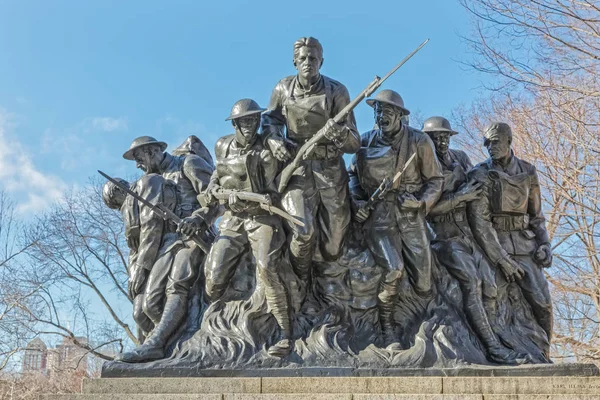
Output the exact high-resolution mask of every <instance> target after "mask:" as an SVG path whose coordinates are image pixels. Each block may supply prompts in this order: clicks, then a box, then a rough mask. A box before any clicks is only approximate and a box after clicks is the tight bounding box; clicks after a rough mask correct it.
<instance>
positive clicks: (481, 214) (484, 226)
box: [467, 167, 508, 265]
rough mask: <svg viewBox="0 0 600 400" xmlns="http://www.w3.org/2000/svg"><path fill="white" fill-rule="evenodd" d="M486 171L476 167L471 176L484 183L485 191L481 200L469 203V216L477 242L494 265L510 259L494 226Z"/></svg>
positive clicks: (470, 177)
mask: <svg viewBox="0 0 600 400" xmlns="http://www.w3.org/2000/svg"><path fill="white" fill-rule="evenodd" d="M485 175H486V174H485V171H483V170H478V169H477V167H475V169H474V170H472V171H471V173H470V174H469V179H473V180H476V181H479V182H483V191H482V192H481V196H480V197H479V199H477V200H474V201H472V202H469V203H467V216H468V220H469V225H470V226H471V230H472V231H473V236H474V237H475V240H476V241H477V243H478V244H479V246H481V248H482V249H483V251H484V252H485V254H486V255H487V256H488V258H489V259H490V261H491V262H492V263H493V265H498V263H499V262H500V261H501V260H502V259H505V258H507V257H508V253H507V252H506V250H504V249H503V248H502V246H501V245H500V240H499V239H498V235H497V233H496V230H495V229H494V227H493V226H492V210H491V207H490V204H491V199H490V197H489V196H490V194H489V193H490V190H489V185H490V181H489V179H487V176H485Z"/></svg>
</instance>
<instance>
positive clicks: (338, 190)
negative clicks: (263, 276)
mask: <svg viewBox="0 0 600 400" xmlns="http://www.w3.org/2000/svg"><path fill="white" fill-rule="evenodd" d="M322 65H323V48H322V46H321V43H319V41H318V40H317V39H315V38H313V37H303V38H300V39H298V40H297V41H296V42H295V43H294V66H295V67H296V69H297V70H298V74H297V75H295V76H289V77H286V78H283V79H282V80H281V81H279V83H278V84H277V85H276V86H275V89H274V90H273V93H272V95H271V101H270V103H269V106H268V110H267V112H265V113H264V115H263V132H264V134H265V135H266V137H267V138H268V139H267V143H268V145H269V147H270V148H271V150H272V152H273V154H274V155H275V157H277V158H278V159H279V160H281V161H284V162H285V161H290V159H291V158H292V157H293V156H295V155H296V151H297V150H298V148H300V146H302V145H303V144H304V143H305V142H306V141H307V140H309V139H311V138H312V137H313V136H315V135H317V134H318V133H321V134H322V135H324V137H323V138H322V140H321V141H319V143H317V144H316V145H315V147H314V148H313V149H312V153H311V154H310V155H309V156H308V157H307V158H306V160H303V161H302V163H301V164H300V165H298V166H296V168H295V170H294V171H293V175H292V176H291V179H290V180H289V184H288V185H287V188H286V190H285V191H283V192H282V193H283V197H282V206H283V208H284V209H285V210H286V211H287V212H289V213H290V214H292V215H293V216H295V217H298V218H299V219H301V220H302V221H303V222H304V224H305V226H304V227H301V226H298V225H296V224H290V228H291V229H292V231H293V237H292V240H291V247H290V250H291V251H290V256H291V257H290V258H291V261H292V265H293V267H294V270H295V272H296V274H297V275H298V277H299V278H300V279H301V280H302V281H303V282H308V279H309V278H310V265H311V261H312V257H313V252H314V246H315V244H316V239H317V233H318V232H319V233H320V236H319V245H320V247H319V248H320V251H321V254H322V256H323V258H324V259H325V260H335V259H337V258H338V256H339V254H340V252H341V251H342V244H343V239H344V236H345V234H346V231H347V229H348V226H349V224H350V202H349V197H348V185H347V183H348V175H347V173H346V169H345V165H344V160H343V158H342V155H343V154H344V153H354V152H356V150H358V148H359V147H360V139H359V134H358V131H357V129H356V122H355V120H354V115H353V113H352V112H350V113H349V114H348V115H347V117H346V118H345V119H344V120H342V121H338V122H336V121H334V120H333V117H335V116H336V115H337V114H338V113H339V112H340V111H341V110H342V109H343V108H344V107H345V106H346V105H348V104H349V103H350V96H349V94H348V90H347V89H346V87H345V86H344V85H343V84H341V83H340V82H338V81H335V80H333V79H331V78H328V77H326V76H324V75H321V74H320V72H319V69H320V68H321V66H322ZM286 183H287V182H286Z"/></svg>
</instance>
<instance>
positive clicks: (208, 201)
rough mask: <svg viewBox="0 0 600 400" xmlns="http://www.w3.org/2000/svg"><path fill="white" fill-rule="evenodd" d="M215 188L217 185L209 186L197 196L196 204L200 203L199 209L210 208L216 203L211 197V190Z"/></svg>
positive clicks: (213, 197)
mask: <svg viewBox="0 0 600 400" xmlns="http://www.w3.org/2000/svg"><path fill="white" fill-rule="evenodd" d="M217 188H218V186H217V185H213V186H212V187H211V186H209V187H208V188H206V190H205V191H203V192H201V193H200V194H199V195H198V196H197V199H198V203H200V206H201V207H210V206H212V205H213V204H215V203H216V202H217V198H216V197H215V196H214V195H213V190H215V189H217Z"/></svg>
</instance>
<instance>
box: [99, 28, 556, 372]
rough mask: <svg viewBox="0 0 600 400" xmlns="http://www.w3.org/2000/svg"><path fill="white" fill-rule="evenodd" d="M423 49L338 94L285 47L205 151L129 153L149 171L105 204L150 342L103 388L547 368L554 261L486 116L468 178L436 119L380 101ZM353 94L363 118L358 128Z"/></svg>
mask: <svg viewBox="0 0 600 400" xmlns="http://www.w3.org/2000/svg"><path fill="white" fill-rule="evenodd" d="M425 43H426V42H424V43H423V44H422V45H421V46H419V48H417V49H416V50H415V51H413V52H412V53H411V54H410V55H409V56H408V57H406V58H405V59H404V60H402V61H401V62H400V63H399V64H398V65H396V66H395V67H394V68H393V69H392V70H391V71H390V72H389V73H388V74H387V75H385V76H384V77H383V78H379V77H376V78H375V80H374V81H372V82H371V83H370V84H369V85H368V86H367V87H366V89H364V90H363V91H362V92H361V93H360V94H359V95H358V96H356V97H355V98H352V99H351V97H350V95H349V93H348V90H347V89H346V87H345V86H344V85H342V84H341V83H339V82H337V81H335V80H333V79H331V78H328V77H326V76H324V75H321V73H320V68H321V66H322V64H323V48H322V46H321V44H320V42H319V41H318V40H317V39H315V38H312V37H303V38H300V39H299V40H297V41H296V42H295V43H294V45H293V59H294V66H295V68H296V70H297V74H296V75H292V76H289V77H286V78H284V79H282V80H281V81H279V82H278V83H277V84H276V86H275V89H274V90H273V92H272V94H271V100H270V102H269V105H268V107H267V108H266V109H263V108H261V107H260V106H259V105H258V103H256V102H255V101H254V100H251V99H242V100H239V101H238V102H236V103H235V104H234V105H233V108H232V109H231V112H230V114H229V116H228V117H227V118H226V121H227V124H228V126H229V128H231V125H232V126H233V130H234V133H233V134H230V135H227V136H224V137H221V138H220V139H218V140H217V142H216V145H215V150H214V158H213V156H211V155H210V152H209V151H208V150H207V149H206V147H205V146H204V144H203V143H202V140H200V139H199V138H197V137H194V136H191V137H190V138H188V140H186V141H185V142H184V143H183V144H182V145H181V146H179V147H178V148H177V149H176V150H174V151H173V152H172V154H170V153H168V152H166V151H165V150H166V148H167V144H166V143H164V142H160V141H158V140H156V139H154V138H152V137H149V136H142V137H139V138H137V139H135V140H134V141H133V143H132V145H131V147H130V149H129V150H127V151H126V152H125V154H124V158H125V159H128V160H135V162H136V165H137V166H138V167H139V168H140V169H142V170H143V171H144V173H145V174H144V175H143V176H142V177H141V178H139V179H138V180H137V181H135V182H134V183H131V184H130V183H127V182H125V181H123V180H119V179H113V178H110V177H108V176H107V178H109V180H110V182H109V183H107V184H106V185H105V187H104V191H103V199H104V201H105V203H106V204H107V206H109V207H111V208H114V209H119V210H120V211H121V214H122V216H123V221H124V224H125V228H126V229H125V232H126V233H125V234H126V239H127V243H128V246H129V247H130V259H129V260H130V266H129V274H130V278H129V279H130V295H131V297H132V299H133V300H134V319H135V321H136V323H138V325H139V327H140V329H141V330H142V331H143V332H144V334H145V335H146V340H145V342H144V343H143V344H142V345H141V346H139V347H138V348H136V349H134V350H133V351H130V352H126V353H124V354H121V355H119V356H118V357H117V358H116V361H113V362H109V363H106V364H105V365H104V368H103V376H107V377H110V376H112V377H116V376H210V375H211V373H213V372H215V371H230V372H227V373H228V374H233V375H234V374H235V373H236V372H235V371H259V370H263V371H274V370H288V371H289V370H299V369H302V368H308V367H310V368H332V369H331V371H339V370H337V369H335V368H347V369H349V370H352V371H360V370H363V369H369V370H375V371H379V372H377V373H379V374H384V372H381V371H386V370H394V371H397V370H398V369H413V370H414V369H420V368H459V367H464V366H468V365H484V366H487V367H490V366H499V365H516V364H542V363H550V362H551V361H550V358H549V345H550V339H551V331H552V303H551V299H550V296H549V291H548V284H547V282H546V279H545V276H544V273H543V270H542V268H544V267H548V266H550V265H551V262H552V252H551V247H550V241H549V238H548V234H547V232H546V229H545V220H544V216H543V213H542V210H541V198H540V186H539V181H538V178H537V174H536V171H535V168H534V167H533V166H532V165H531V164H528V163H526V162H524V161H522V160H520V159H518V158H517V157H515V156H514V154H513V152H512V149H511V144H512V131H511V129H510V127H509V126H508V125H507V124H505V123H500V122H494V123H492V124H490V126H489V127H488V128H487V129H486V130H485V131H484V132H483V133H482V136H483V137H484V146H485V147H486V148H487V149H488V152H489V154H490V159H489V160H487V161H485V162H483V163H481V164H478V165H476V166H475V167H472V164H471V161H470V160H469V158H468V157H467V155H466V154H465V153H464V152H462V151H459V150H454V149H450V148H449V142H450V137H451V136H453V135H455V134H457V133H458V132H456V131H454V130H453V129H452V127H451V126H450V122H449V121H448V120H447V119H445V118H442V117H432V118H430V119H428V120H427V121H425V124H424V126H423V127H422V130H419V129H416V128H414V127H411V126H409V123H408V118H407V117H408V115H409V110H408V109H407V108H406V107H405V105H404V101H403V99H402V97H401V96H400V95H399V94H398V93H397V92H396V91H394V90H390V89H385V90H381V91H378V92H377V89H378V88H379V87H380V86H381V85H382V83H383V82H384V81H385V80H386V79H387V78H388V77H389V76H390V75H391V74H393V73H394V72H395V71H396V70H397V69H398V68H400V67H401V66H402V65H403V64H404V63H405V62H406V61H407V60H408V59H410V57H412V56H413V55H414V54H415V53H416V52H417V51H419V50H420V49H421V48H422V47H423V46H424V45H425ZM366 98H368V99H367V105H369V106H371V107H372V108H373V112H374V117H375V123H376V126H375V129H373V130H371V131H368V132H366V133H364V134H363V135H362V136H361V135H359V134H358V130H357V128H356V121H355V119H354V115H353V112H352V110H353V109H354V108H355V107H357V106H358V105H360V104H361V102H362V100H364V99H366ZM226 115H227V114H226V113H225V112H224V115H223V116H224V117H225V116H226ZM344 154H351V155H352V156H351V157H352V159H351V162H350V165H349V166H348V167H347V166H346V163H345V160H344V158H343V155H344ZM349 157H350V156H349ZM213 159H214V160H215V162H214V163H213ZM215 164H216V165H215ZM104 175H105V174H104ZM105 176H106V175H105ZM219 217H220V220H219V221H218V231H216V232H215V227H214V225H213V223H214V222H215V221H216V220H217V218H219ZM211 371H212V372H211ZM268 373H272V372H268ZM328 373H329V372H328ZM331 373H334V372H331Z"/></svg>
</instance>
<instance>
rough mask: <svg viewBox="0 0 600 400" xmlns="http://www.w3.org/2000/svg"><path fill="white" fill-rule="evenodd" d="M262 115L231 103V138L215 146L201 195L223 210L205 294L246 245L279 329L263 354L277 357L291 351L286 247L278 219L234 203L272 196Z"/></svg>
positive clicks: (217, 293)
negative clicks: (283, 274)
mask: <svg viewBox="0 0 600 400" xmlns="http://www.w3.org/2000/svg"><path fill="white" fill-rule="evenodd" d="M262 111H264V109H262V108H260V106H259V105H258V104H257V103H256V102H255V101H254V100H250V99H243V100H240V101H238V102H237V103H235V104H234V106H233V108H232V110H231V115H230V116H229V118H227V120H231V121H232V124H233V127H234V128H235V134H232V135H228V136H224V137H222V138H220V139H219V140H218V141H217V143H216V145H215V155H216V160H217V168H216V171H215V173H214V174H213V176H212V178H211V183H210V186H209V189H208V191H207V195H206V197H207V202H208V203H212V204H214V203H215V201H214V200H215V199H214V197H212V196H215V197H217V198H218V199H219V200H220V201H221V202H222V203H225V207H226V209H227V211H226V212H225V214H224V215H223V218H222V219H221V221H220V223H219V236H218V237H217V239H216V240H215V242H214V244H213V247H212V248H211V251H210V253H209V255H208V258H207V261H206V265H205V274H206V293H207V295H208V297H209V298H210V300H211V301H216V300H218V299H219V298H221V297H222V296H223V294H224V293H225V290H226V289H227V286H228V284H229V281H230V280H231V278H232V277H233V275H234V273H235V269H236V267H237V265H238V263H239V262H240V259H241V257H242V255H243V254H244V251H245V250H246V248H247V247H248V245H249V246H250V248H251V250H252V253H253V255H254V258H255V260H256V271H257V274H256V275H257V279H258V280H260V281H261V282H262V284H263V285H264V288H265V295H266V299H267V304H268V306H269V309H270V310H271V312H272V314H273V316H274V317H275V319H276V320H277V323H278V324H279V327H280V328H281V335H282V337H281V340H280V341H279V342H278V343H276V344H275V345H273V346H271V347H270V348H269V350H268V352H269V354H270V355H272V356H276V357H283V356H286V355H287V354H289V352H290V351H291V350H292V340H291V339H292V326H291V315H290V312H291V307H290V303H289V299H288V295H287V292H286V286H285V285H284V283H283V282H282V281H281V278H280V276H279V274H278V270H279V268H280V266H281V265H282V263H281V260H282V254H283V253H282V252H283V246H284V245H285V243H286V236H285V233H284V230H283V226H282V221H281V218H280V217H279V216H277V215H271V214H270V212H269V211H267V210H265V209H263V208H261V207H260V203H259V202H254V201H248V200H242V199H240V197H244V194H246V195H248V194H262V195H264V196H262V197H263V198H265V199H267V202H269V203H272V202H273V200H274V199H275V198H276V197H277V188H276V186H275V177H276V176H277V175H278V173H279V170H280V165H279V161H278V160H277V159H276V158H275V157H274V156H273V154H272V153H271V151H270V150H269V149H268V147H266V146H265V143H264V142H263V137H262V136H261V135H259V134H258V128H259V127H260V118H261V115H260V114H261V112H262ZM236 193H237V194H236ZM238 196H239V197H238Z"/></svg>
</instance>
